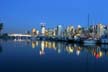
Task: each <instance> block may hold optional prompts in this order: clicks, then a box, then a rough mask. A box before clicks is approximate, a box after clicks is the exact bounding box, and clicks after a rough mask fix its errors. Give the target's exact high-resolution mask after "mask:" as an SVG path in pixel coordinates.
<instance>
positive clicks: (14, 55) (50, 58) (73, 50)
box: [0, 41, 108, 72]
mask: <svg viewBox="0 0 108 72" xmlns="http://www.w3.org/2000/svg"><path fill="white" fill-rule="evenodd" d="M107 65H108V45H80V44H72V43H66V42H54V41H0V72H5V71H11V72H22V71H30V72H36V71H37V70H39V71H51V70H53V71H75V72H81V71H83V72H97V71H102V72H106V71H107Z"/></svg>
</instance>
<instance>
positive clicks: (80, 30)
mask: <svg viewBox="0 0 108 72" xmlns="http://www.w3.org/2000/svg"><path fill="white" fill-rule="evenodd" d="M45 25H46V24H45V23H41V27H40V28H41V29H40V31H39V30H37V29H36V28H33V29H32V30H31V31H27V33H26V34H25V36H24V35H23V34H22V35H21V34H9V36H10V37H15V39H18V38H19V39H21V38H24V37H27V35H28V37H30V38H29V39H42V40H56V41H69V42H75V43H76V42H77V43H78V42H79V43H82V42H83V43H88V44H97V43H104V44H107V43H108V25H103V24H97V25H90V26H88V27H86V28H84V27H82V26H81V25H78V26H77V28H75V27H74V26H72V25H70V26H67V27H65V28H64V27H62V25H58V26H57V27H55V28H47V26H45Z"/></svg>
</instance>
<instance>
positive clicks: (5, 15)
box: [0, 0, 108, 33]
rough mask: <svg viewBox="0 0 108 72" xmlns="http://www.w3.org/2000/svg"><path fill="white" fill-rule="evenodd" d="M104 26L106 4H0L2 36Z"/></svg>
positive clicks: (98, 0) (105, 0)
mask: <svg viewBox="0 0 108 72" xmlns="http://www.w3.org/2000/svg"><path fill="white" fill-rule="evenodd" d="M88 14H89V15H90V17H89V20H90V24H91V25H94V24H97V23H102V24H105V25H107V24H108V0H0V22H3V23H4V30H3V32H8V33H14V32H15V33H19V32H21V33H23V32H25V31H26V30H31V29H32V28H36V29H40V23H41V22H45V23H46V26H47V28H53V27H56V26H57V25H59V24H60V25H62V26H63V27H66V26H68V25H73V26H75V27H77V25H79V24H80V25H82V26H84V27H86V26H88V24H87V23H88Z"/></svg>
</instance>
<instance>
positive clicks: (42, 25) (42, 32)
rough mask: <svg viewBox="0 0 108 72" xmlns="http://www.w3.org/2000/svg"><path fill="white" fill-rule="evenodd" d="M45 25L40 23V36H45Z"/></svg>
mask: <svg viewBox="0 0 108 72" xmlns="http://www.w3.org/2000/svg"><path fill="white" fill-rule="evenodd" d="M45 30H46V29H45V23H41V35H42V36H45Z"/></svg>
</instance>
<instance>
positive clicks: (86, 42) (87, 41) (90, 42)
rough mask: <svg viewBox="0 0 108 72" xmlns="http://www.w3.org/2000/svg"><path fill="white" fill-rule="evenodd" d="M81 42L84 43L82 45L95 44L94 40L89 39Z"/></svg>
mask: <svg viewBox="0 0 108 72" xmlns="http://www.w3.org/2000/svg"><path fill="white" fill-rule="evenodd" d="M83 42H84V44H96V40H94V39H91V38H90V39H86V40H84V41H83Z"/></svg>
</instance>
